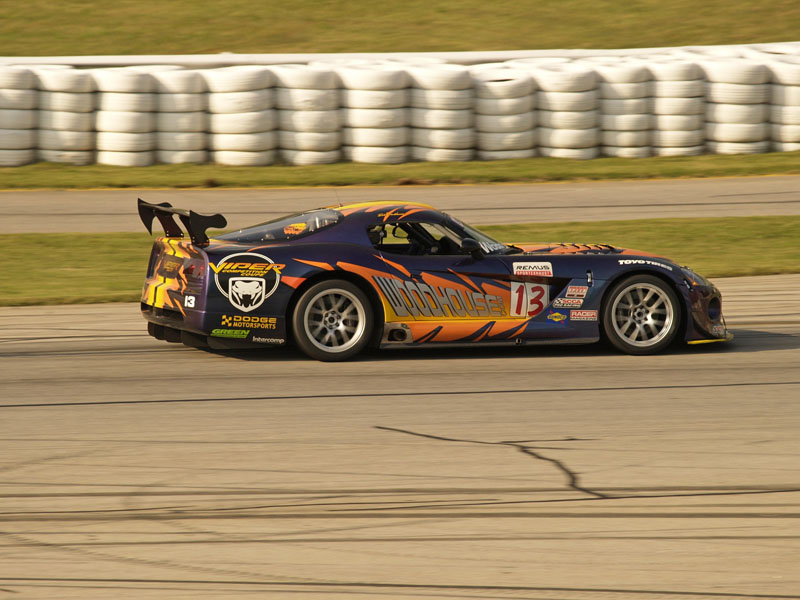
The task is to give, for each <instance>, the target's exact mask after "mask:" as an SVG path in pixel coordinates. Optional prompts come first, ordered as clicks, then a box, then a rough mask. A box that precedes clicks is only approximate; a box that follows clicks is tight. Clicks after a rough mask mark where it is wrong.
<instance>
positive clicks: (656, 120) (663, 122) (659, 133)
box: [648, 60, 706, 156]
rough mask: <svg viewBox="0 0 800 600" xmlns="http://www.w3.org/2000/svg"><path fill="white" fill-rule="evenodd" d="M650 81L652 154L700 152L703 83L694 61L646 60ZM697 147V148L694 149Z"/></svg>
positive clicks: (701, 145) (703, 125)
mask: <svg viewBox="0 0 800 600" xmlns="http://www.w3.org/2000/svg"><path fill="white" fill-rule="evenodd" d="M648 71H649V72H650V74H651V76H652V78H653V80H652V82H651V84H650V86H651V87H650V89H651V94H652V99H651V100H652V105H651V111H652V113H653V121H652V123H653V129H652V130H651V136H650V137H651V144H652V154H653V155H655V156H692V155H695V154H702V152H703V150H702V148H703V144H704V142H705V138H704V136H705V120H704V116H703V115H704V113H705V108H706V98H705V91H706V82H705V76H704V73H703V70H702V69H701V68H700V67H699V65H698V64H697V63H695V62H691V61H686V62H678V61H674V60H665V61H664V62H660V61H658V60H656V61H653V62H652V63H648ZM697 148H700V150H699V151H698V150H697Z"/></svg>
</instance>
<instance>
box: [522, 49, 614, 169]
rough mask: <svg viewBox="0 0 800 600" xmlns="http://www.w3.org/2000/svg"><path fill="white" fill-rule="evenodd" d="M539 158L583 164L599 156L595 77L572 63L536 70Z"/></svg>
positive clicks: (589, 69)
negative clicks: (581, 162) (571, 160)
mask: <svg viewBox="0 0 800 600" xmlns="http://www.w3.org/2000/svg"><path fill="white" fill-rule="evenodd" d="M530 73H531V76H532V77H533V79H534V81H535V82H536V86H537V88H538V91H537V92H536V106H537V108H538V112H537V118H538V121H539V129H538V130H537V137H538V138H539V154H541V155H542V156H548V157H554V158H570V159H579V160H586V159H591V158H597V156H598V154H599V148H598V144H599V142H600V129H599V127H598V122H599V117H598V112H597V107H598V91H597V75H596V74H595V71H594V69H593V68H589V67H586V66H584V65H578V64H572V63H552V64H544V65H540V66H536V67H534V68H532V69H531V71H530Z"/></svg>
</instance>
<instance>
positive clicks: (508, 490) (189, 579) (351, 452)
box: [0, 178, 800, 600]
mask: <svg viewBox="0 0 800 600" xmlns="http://www.w3.org/2000/svg"><path fill="white" fill-rule="evenodd" d="M759 179H760V180H761V181H764V182H770V181H772V182H774V181H777V179H778V178H759ZM794 181H797V179H795V180H794ZM684 183H685V184H686V185H688V186H689V187H690V188H691V186H690V185H689V184H690V183H691V182H684ZM565 185H566V184H565ZM576 185H577V184H576ZM589 185H594V184H589ZM609 185H611V184H609ZM636 185H641V184H636ZM748 185H749V184H748ZM782 185H785V186H787V189H789V190H793V189H796V185H795V184H794V183H793V182H792V181H786V182H784V183H783V184H782ZM547 187H550V186H543V188H547ZM553 187H557V186H553ZM656 187H657V186H656ZM656 187H653V188H652V189H654V190H655V189H656ZM506 188H508V189H514V188H515V186H500V187H499V188H497V189H506ZM364 189H366V188H364ZM404 189H405V188H404ZM436 189H438V188H433V189H432V190H436ZM457 189H463V188H450V191H449V193H451V194H455V191H454V190H457ZM594 189H600V188H594ZM659 189H660V188H659ZM748 189H749V188H748ZM762 189H763V190H771V192H772V193H775V194H777V193H778V192H779V188H776V187H774V186H773V187H769V185H767V187H764V188H762ZM743 190H744V188H741V187H740V191H743ZM417 191H418V192H421V193H424V191H425V189H423V188H419V189H417ZM319 192H320V193H321V194H322V195H324V194H328V193H331V191H330V190H327V191H325V190H322V191H319ZM98 193H99V192H98ZM125 193H126V194H128V195H130V196H131V198H133V197H135V196H136V192H125ZM250 193H252V192H250ZM296 193H301V192H300V191H297V192H296ZM305 193H307V194H308V199H307V200H308V202H309V204H308V206H316V205H320V204H324V203H325V202H319V201H318V200H319V196H314V195H313V194H312V193H311V191H308V190H307V191H306V192H305ZM442 193H444V192H442ZM748 193H749V192H748ZM712 195H713V194H710V193H709V197H710V196H712ZM392 196H393V197H396V196H395V195H394V194H392ZM768 196H769V194H766V193H765V194H764V195H762V196H760V198H761V199H766V198H767V197H768ZM148 197H149V196H148ZM615 197H618V198H619V199H620V202H622V197H621V196H615ZM654 197H655V196H654ZM660 197H665V198H666V196H660ZM701 197H702V192H701V193H699V194H698V195H696V196H694V198H695V201H696V202H695V203H696V204H698V205H700V204H702V201H701V200H697V198H701ZM165 198H166V197H165V196H160V197H158V198H157V199H158V201H162V200H163V199H165ZM587 198H588V197H587ZM792 198H796V196H794V195H792V194H790V193H788V192H787V193H786V194H785V199H786V200H790V199H792ZM691 199H692V196H690V195H685V194H684V195H682V196H680V198H679V201H680V202H687V201H688V200H691ZM456 200H457V198H456V196H455V195H453V201H456ZM507 201H508V198H504V199H502V200H501V201H498V202H507ZM571 201H573V202H578V201H577V200H574V199H573V200H571ZM588 201H589V200H587V202H588ZM48 202H51V201H50V200H48ZM92 202H94V200H92ZM474 202H476V203H477V199H474ZM657 202H658V200H653V203H657ZM792 202H796V200H792ZM173 203H174V204H176V205H181V203H182V201H173ZM434 203H435V204H440V203H438V202H434ZM56 204H57V202H56V203H53V204H52V205H53V206H55V205H56ZM183 204H184V205H187V204H185V203H183ZM753 204H754V206H751V210H756V211H758V201H757V200H754V203H753ZM768 204H769V203H768ZM189 205H191V206H192V207H193V208H198V207H196V206H194V204H193V203H191V204H189ZM26 206H28V207H29V209H31V210H33V209H35V206H36V205H35V204H30V205H26ZM86 206H89V205H84V206H82V205H80V204H73V205H71V206H68V207H66V208H65V210H68V211H69V210H71V211H73V212H80V211H82V210H85V208H86ZM125 206H127V207H128V208H126V209H125V210H126V211H130V210H131V207H132V200H131V202H128V200H127V199H126V200H125ZM187 206H188V205H187ZM209 206H211V203H209ZM461 206H462V207H463V206H467V205H466V204H462V205H461ZM502 206H504V205H503V204H498V207H502ZM506 206H513V205H506ZM764 206H766V204H765V205H764ZM771 206H773V205H771ZM793 206H795V205H794V204H791V202H787V203H785V204H784V209H785V210H789V208H791V207H793ZM787 207H788V208H787ZM6 210H7V207H6ZM26 210H28V209H26ZM113 210H114V211H115V212H116V211H117V210H118V209H117V208H116V206H115V207H114V208H113ZM200 210H203V208H201V209H200ZM248 210H249V209H248ZM687 210H688V211H689V212H690V213H691V211H692V210H705V209H700V208H699V207H695V209H687ZM85 212H88V211H85ZM223 212H225V211H224V210H223ZM453 212H454V213H455V211H453ZM573 214H574V215H575V217H576V218H575V220H578V219H577V216H578V215H583V214H584V213H583V211H582V210H581V209H577V208H576V210H575V211H574V213H570V214H569V216H566V215H565V216H564V217H563V219H566V218H569V219H572V218H573V216H572V215H573ZM725 214H728V213H727V212H726V213H725ZM782 214H791V213H790V212H786V213H782ZM463 216H465V218H467V219H468V220H470V221H473V222H487V221H485V220H482V219H476V218H473V217H470V216H468V215H463ZM644 216H654V215H644ZM684 216H698V215H696V214H695V213H691V214H685V215H684ZM121 218H122V213H121V211H120V212H119V214H118V215H116V216H108V217H103V216H102V215H101V218H99V219H98V220H97V222H96V223H97V225H98V226H112V225H113V224H114V223H118V222H119V221H118V220H115V219H121ZM248 218H249V220H250V221H251V222H252V216H248ZM606 218H616V217H606ZM71 219H72V217H70V218H66V217H65V218H64V219H63V220H62V221H61V223H60V226H61V227H62V229H61V230H69V229H68V228H69V224H70V223H73V222H77V221H75V220H71ZM563 219H562V220H563ZM28 221H31V220H30V219H28ZM37 222H38V223H40V224H42V223H44V225H43V226H47V227H51V226H52V227H58V226H59V223H58V217H43V218H42V219H40V220H38V221H37ZM104 224H105V225H104ZM109 224H110V225H109ZM137 225H138V226H139V227H140V226H141V224H140V223H138V222H137ZM234 225H238V223H237V224H234ZM55 230H57V229H55ZM34 231H47V229H34ZM715 283H716V284H717V285H718V286H719V287H720V288H721V290H722V292H723V296H724V301H723V308H724V312H725V314H726V316H727V320H728V325H729V327H730V328H732V329H733V331H734V332H735V334H736V340H735V341H734V342H733V343H731V344H709V345H701V346H693V347H687V348H681V349H676V350H674V351H672V352H670V353H669V354H667V355H662V356H654V357H630V356H624V355H620V354H616V353H614V352H612V351H609V350H607V349H605V348H603V347H601V346H590V347H527V348H507V349H487V350H478V349H467V350H440V351H431V350H419V351H394V352H391V351H386V352H382V353H373V354H370V355H367V356H365V357H363V359H361V360H358V361H354V362H348V363H343V364H332V363H319V362H314V361H310V360H308V359H306V358H304V357H303V356H301V355H300V354H299V353H297V352H296V351H293V350H282V349H274V350H268V351H263V352H207V351H202V350H196V349H190V348H186V347H184V346H181V345H175V344H167V343H166V342H158V341H156V340H154V339H152V338H150V337H148V336H147V335H146V333H145V325H144V321H143V320H142V319H141V317H140V315H139V312H138V306H137V305H135V304H116V305H113V304H112V305H88V306H61V307H52V306H50V307H48V306H38V307H12V308H0V324H1V325H2V326H1V327H0V396H1V397H0V440H2V441H1V442H0V483H2V487H0V598H3V597H5V596H8V597H9V598H14V597H19V598H65V599H71V598H76V599H77V598H81V599H82V598H131V599H134V598H135V599H140V598H187V599H188V598H214V599H224V598H242V597H258V598H261V597H266V598H292V599H300V600H304V599H306V598H322V597H325V598H330V597H335V598H381V599H394V598H398V599H400V598H402V599H412V598H413V599H419V598H448V599H450V598H484V599H485V598H526V599H536V600H609V599H637V600H638V599H640V598H641V599H645V600H655V599H664V598H669V599H672V600H695V599H701V598H713V599H717V600H718V599H721V598H722V599H743V598H745V599H747V598H758V599H764V598H784V599H786V598H790V599H791V598H797V599H800V521H799V519H800V461H798V453H799V452H800V441H798V435H797V432H798V428H799V427H800V411H798V408H797V401H798V398H800V275H783V276H771V277H759V278H737V279H720V280H716V281H715Z"/></svg>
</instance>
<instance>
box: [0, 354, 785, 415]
mask: <svg viewBox="0 0 800 600" xmlns="http://www.w3.org/2000/svg"><path fill="white" fill-rule="evenodd" d="M191 350H192V349H191V348H187V349H186V351H187V352H188V351H191ZM150 352H152V351H151V350H146V351H141V352H136V353H137V354H142V353H150ZM98 353H99V354H104V352H102V351H98ZM106 354H107V353H106ZM781 385H800V381H760V382H759V381H741V382H730V383H698V384H680V385H650V386H610V387H584V388H538V389H537V388H527V389H505V390H476V389H474V388H473V389H468V390H458V391H453V390H448V391H439V392H432V391H430V390H426V391H419V392H380V393H375V392H368V393H351V394H298V395H294V396H229V397H218V398H162V399H156V400H98V401H95V402H91V401H89V402H31V403H28V404H0V409H3V408H43V407H44V408H46V407H49V406H115V405H120V404H124V405H127V404H180V403H195V402H196V403H201V402H252V401H261V400H315V399H337V398H413V397H419V396H474V395H486V394H495V395H499V394H559V393H580V392H635V391H652V390H686V389H691V390H695V389H717V388H738V387H764V386H781Z"/></svg>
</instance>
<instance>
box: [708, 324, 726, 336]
mask: <svg viewBox="0 0 800 600" xmlns="http://www.w3.org/2000/svg"><path fill="white" fill-rule="evenodd" d="M711 335H713V336H716V337H725V326H724V325H712V326H711Z"/></svg>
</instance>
